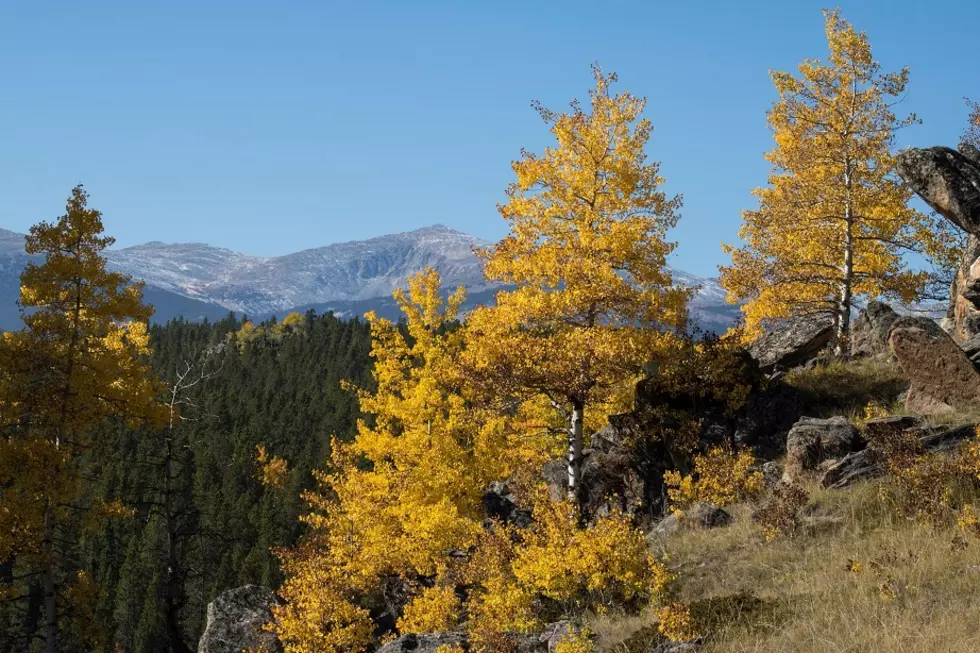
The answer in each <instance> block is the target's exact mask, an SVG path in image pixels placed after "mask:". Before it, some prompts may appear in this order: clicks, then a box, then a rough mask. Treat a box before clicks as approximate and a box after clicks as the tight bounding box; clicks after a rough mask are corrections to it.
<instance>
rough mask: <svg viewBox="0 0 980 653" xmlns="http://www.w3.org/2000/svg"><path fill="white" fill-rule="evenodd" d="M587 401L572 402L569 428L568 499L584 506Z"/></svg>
mask: <svg viewBox="0 0 980 653" xmlns="http://www.w3.org/2000/svg"><path fill="white" fill-rule="evenodd" d="M584 413H585V403H584V402H582V401H578V400H576V401H573V402H572V417H571V424H570V428H569V429H568V499H569V500H570V501H574V502H575V503H576V504H578V506H579V507H581V506H582V499H583V496H582V420H583V415H584Z"/></svg>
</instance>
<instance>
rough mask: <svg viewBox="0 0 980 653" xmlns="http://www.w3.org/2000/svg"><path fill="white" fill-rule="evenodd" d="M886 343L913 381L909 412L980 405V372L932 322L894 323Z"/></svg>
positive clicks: (907, 400) (907, 401) (905, 320)
mask: <svg viewBox="0 0 980 653" xmlns="http://www.w3.org/2000/svg"><path fill="white" fill-rule="evenodd" d="M889 343H890V345H891V349H892V352H893V353H894V354H895V357H896V358H898V363H899V365H901V366H902V370H903V371H904V372H905V374H906V375H907V376H908V377H909V379H910V380H911V382H912V383H911V386H910V387H909V391H908V393H907V394H906V397H905V408H906V409H907V410H908V411H909V412H913V413H923V414H925V413H935V412H940V411H943V410H949V409H950V408H964V407H968V406H972V405H975V404H977V403H980V373H978V372H977V369H976V367H974V365H973V363H972V362H970V359H969V358H967V357H966V354H965V353H964V352H963V350H962V349H961V348H960V347H959V345H957V344H956V343H955V342H954V341H953V339H952V338H951V337H950V336H949V335H948V334H947V333H946V332H945V331H943V330H942V329H941V328H939V325H937V324H936V323H935V322H933V321H932V320H930V319H928V318H921V317H920V318H909V317H903V318H900V319H898V320H896V321H895V323H894V325H893V326H892V331H891V335H890V336H889Z"/></svg>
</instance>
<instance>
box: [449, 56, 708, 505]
mask: <svg viewBox="0 0 980 653" xmlns="http://www.w3.org/2000/svg"><path fill="white" fill-rule="evenodd" d="M593 73H594V77H595V87H594V88H593V89H592V90H591V91H590V92H589V96H590V103H589V104H590V106H589V110H588V111H587V110H586V109H584V108H583V107H582V106H580V105H579V104H578V103H577V102H572V105H571V110H570V111H568V112H565V113H556V112H553V111H549V110H547V109H545V108H543V107H541V106H539V105H535V106H536V108H537V110H538V112H539V113H540V114H541V117H542V118H543V119H544V120H545V122H546V123H547V124H549V125H550V126H551V133H552V134H553V135H554V137H555V140H556V141H557V143H556V145H555V146H554V147H550V148H547V149H545V151H544V153H543V154H542V155H540V156H539V155H536V154H532V153H529V152H522V158H521V160H519V161H516V162H514V163H513V164H512V165H513V169H514V172H515V173H516V175H517V180H516V181H515V182H513V183H511V184H510V186H508V188H507V197H508V200H507V202H506V204H504V205H502V206H499V207H498V209H499V211H500V213H501V215H502V216H503V218H504V219H505V220H507V222H508V223H509V225H510V233H509V234H508V236H507V237H506V238H504V239H503V240H502V241H500V242H499V243H497V245H496V246H494V247H492V248H490V249H489V250H486V251H483V252H481V256H482V257H483V258H484V259H485V261H486V266H485V274H486V277H487V279H488V280H489V281H493V282H502V283H504V284H509V285H513V286H516V288H515V289H514V290H504V291H500V292H498V293H497V297H496V305H495V306H493V307H483V308H478V309H477V310H475V311H474V312H472V313H471V314H470V315H469V316H468V319H467V328H468V331H469V334H470V338H469V341H470V342H469V347H468V350H467V366H468V367H469V369H470V370H471V371H472V372H473V374H474V376H475V378H482V379H484V380H486V381H488V382H489V385H491V386H493V387H495V388H497V389H498V391H499V392H500V393H501V394H504V393H505V391H506V392H514V393H518V394H520V393H525V394H528V395H531V394H536V395H543V396H546V397H548V398H549V399H550V400H551V401H552V403H553V405H554V406H555V407H556V408H558V409H559V410H560V411H562V413H563V414H564V415H565V416H566V418H567V422H566V423H567V424H568V492H569V495H570V497H576V496H577V495H578V493H579V488H580V475H581V463H582V447H583V420H584V415H585V411H586V409H587V407H588V406H590V405H593V404H595V405H601V404H602V402H604V401H606V400H607V399H608V398H609V397H610V395H611V394H612V393H614V392H615V391H616V390H617V389H618V388H621V387H622V386H624V385H626V384H630V383H632V382H633V381H635V380H636V379H637V377H638V375H639V374H640V373H641V370H642V367H643V366H644V365H645V364H646V363H648V362H649V361H651V359H653V358H655V357H656V356H657V355H658V353H659V352H662V351H664V350H665V348H667V347H668V342H669V341H670V340H671V334H672V332H676V330H677V329H681V328H683V324H684V322H685V320H686V315H687V312H686V308H687V300H688V297H689V294H688V292H687V291H685V290H682V289H679V288H675V287H674V286H673V284H672V280H671V275H670V270H669V268H668V267H667V265H666V262H667V256H668V255H669V254H670V252H671V251H672V250H673V249H674V247H675V244H674V243H672V242H668V241H667V240H666V235H667V231H668V230H669V229H670V228H672V227H673V226H674V225H675V224H676V222H677V219H678V208H679V207H680V204H681V199H680V197H672V198H670V197H667V196H666V195H665V194H664V192H663V191H661V190H660V186H661V185H662V184H663V181H664V180H663V178H662V177H661V176H660V166H659V164H658V163H655V162H649V161H647V159H646V154H645V153H644V147H645V146H646V144H647V141H648V140H649V138H650V134H651V130H652V125H651V123H650V121H649V120H646V119H643V118H641V113H642V111H643V109H644V107H645V104H646V101H645V100H644V99H642V98H638V97H635V96H633V95H632V94H630V93H628V92H622V93H619V94H612V93H611V91H610V85H611V84H612V83H614V82H615V81H616V75H614V74H610V75H605V74H603V73H602V71H601V69H599V68H598V66H594V67H593Z"/></svg>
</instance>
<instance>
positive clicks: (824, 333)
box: [749, 315, 834, 374]
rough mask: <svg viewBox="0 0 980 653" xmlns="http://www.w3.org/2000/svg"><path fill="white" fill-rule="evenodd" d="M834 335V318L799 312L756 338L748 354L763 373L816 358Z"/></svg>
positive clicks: (790, 366) (795, 365)
mask: <svg viewBox="0 0 980 653" xmlns="http://www.w3.org/2000/svg"><path fill="white" fill-rule="evenodd" d="M833 335H834V325H833V320H831V319H830V318H829V317H826V316H808V315H802V316H798V317H793V318H790V319H788V320H784V321H783V322H782V323H781V324H779V325H778V326H776V327H774V328H773V329H771V330H770V331H768V332H766V333H765V334H763V335H762V336H761V337H759V338H758V339H757V340H756V341H755V342H753V343H752V345H751V346H750V347H749V353H750V354H752V357H753V358H755V359H756V360H757V361H758V362H759V367H761V368H762V371H763V372H765V373H767V374H768V373H771V372H774V371H777V370H788V369H792V368H794V367H797V366H799V365H803V364H804V363H806V362H808V361H810V360H811V359H813V358H816V357H817V356H819V355H820V353H821V352H822V351H823V350H824V349H825V348H826V347H827V345H828V344H829V343H830V340H831V338H832V337H833Z"/></svg>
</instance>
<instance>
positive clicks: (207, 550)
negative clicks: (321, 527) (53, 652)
mask: <svg viewBox="0 0 980 653" xmlns="http://www.w3.org/2000/svg"><path fill="white" fill-rule="evenodd" d="M287 324H288V326H286V325H284V324H276V323H275V322H269V323H265V324H262V325H259V326H255V327H253V326H252V325H251V324H250V323H247V322H245V321H244V320H239V319H237V318H235V317H234V316H229V317H227V318H226V319H224V320H221V321H220V322H217V323H213V324H212V323H207V322H205V323H190V322H186V321H183V320H177V321H172V322H170V323H168V324H166V325H165V326H156V327H154V328H153V329H152V360H151V362H152V367H153V369H154V371H155V373H156V375H157V376H158V377H159V378H160V379H161V380H162V381H163V382H164V383H165V384H166V386H167V387H168V388H169V389H168V390H167V391H166V392H164V398H165V400H167V401H170V402H173V403H174V404H175V409H176V410H175V411H174V414H175V415H178V414H179V416H178V417H177V418H176V419H174V420H173V421H172V422H170V423H169V424H168V426H167V427H165V428H163V429H154V430H152V431H146V430H143V431H140V430H133V429H130V428H127V427H126V426H125V425H123V424H121V423H120V424H116V425H115V426H112V427H109V432H107V433H105V434H104V435H105V437H99V438H94V440H93V441H94V442H95V443H96V444H94V445H93V447H92V448H91V449H90V450H88V451H86V452H85V454H84V455H83V456H82V457H81V459H80V461H79V462H78V469H77V473H78V474H80V475H81V476H82V478H83V479H84V485H85V487H86V490H87V492H88V493H89V495H90V496H88V497H87V499H88V502H99V501H105V502H106V503H107V504H111V502H114V501H117V502H119V503H121V507H124V508H125V512H126V513H128V514H122V515H120V516H118V517H114V518H111V519H105V520H93V524H92V526H91V527H89V528H80V529H78V531H77V532H80V533H81V535H75V534H74V533H73V535H72V537H71V541H66V542H62V543H61V546H62V547H66V548H70V549H71V558H74V560H75V561H77V563H78V567H79V568H83V569H87V570H89V573H91V575H92V578H91V580H92V581H93V582H94V584H95V587H97V588H98V591H97V592H94V593H93V597H92V600H93V602H94V604H93V605H92V606H91V608H92V609H93V610H94V612H95V616H96V617H97V619H96V621H97V622H98V623H99V624H101V626H100V628H99V630H100V632H99V633H98V634H97V636H96V640H97V641H98V648H96V649H95V650H97V651H104V652H106V653H112V652H115V651H125V652H127V653H166V652H169V651H185V652H186V651H193V650H196V648H197V639H198V638H199V637H200V634H201V631H202V629H203V627H204V620H205V613H206V608H207V604H208V602H210V601H211V600H213V599H214V598H215V596H217V595H218V594H219V593H221V592H222V591H224V590H227V589H230V588H233V587H238V586H240V585H243V584H247V583H257V584H262V585H266V586H270V587H276V586H278V584H279V581H280V572H279V569H278V567H277V562H276V559H275V556H274V555H273V553H272V549H274V548H275V547H279V546H287V545H291V544H293V543H294V542H295V541H296V539H297V537H298V536H299V534H300V532H301V528H302V524H301V522H300V520H299V516H300V514H301V513H302V512H303V508H304V504H303V501H302V499H301V498H300V494H301V492H302V490H304V489H306V488H308V487H311V485H312V476H311V470H313V469H316V468H323V467H324V464H325V461H326V460H327V457H328V455H329V447H330V439H331V436H336V437H338V438H341V439H347V438H350V437H351V436H352V434H353V432H354V427H355V423H356V419H357V404H356V401H355V399H354V396H353V394H352V393H350V392H348V391H346V390H343V389H341V384H340V382H341V380H343V379H348V380H351V381H353V382H355V383H357V384H359V385H362V386H364V385H367V384H369V383H370V373H369V370H370V358H369V355H368V352H369V350H370V332H369V329H368V326H367V324H366V323H365V322H363V321H361V320H358V319H354V320H341V319H338V318H336V317H334V316H333V315H332V314H327V315H316V314H314V313H312V312H310V313H308V314H307V315H305V316H303V317H302V319H297V320H292V321H289V322H287ZM174 390H176V392H175V391H174ZM259 445H263V446H264V447H265V449H266V450H267V451H268V453H269V455H270V456H272V455H274V456H278V457H281V458H283V459H285V460H287V461H288V462H289V473H288V475H287V476H286V479H285V484H284V485H283V486H282V487H281V488H275V487H266V486H265V485H263V483H262V476H261V467H260V465H259V464H258V463H257V461H256V451H257V447H258V446H259ZM111 505H115V504H111ZM120 512H123V511H120ZM11 569H12V568H11ZM11 569H7V568H4V567H0V574H6V575H8V576H9V575H10V574H11V573H12V571H11ZM19 582H20V583H23V584H26V585H28V586H29V587H28V588H27V589H29V590H30V591H29V592H28V593H27V595H26V596H27V598H26V599H25V600H19V601H14V602H8V603H6V604H2V607H0V652H3V653H14V652H17V653H20V652H22V651H24V650H25V649H24V647H25V645H26V646H30V644H28V642H30V641H31V637H30V636H31V634H32V633H35V632H36V631H37V629H38V627H39V625H38V624H39V620H40V616H39V615H40V614H41V605H40V601H41V591H40V589H39V588H36V587H33V586H31V583H36V582H37V581H36V579H34V578H31V577H28V578H24V579H22V580H21V581H19ZM90 646H91V645H89V644H82V643H79V644H78V648H77V649H76V650H79V651H83V650H93V649H91V648H90Z"/></svg>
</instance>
